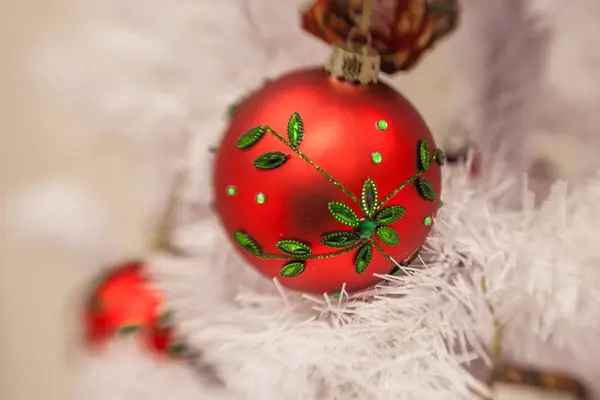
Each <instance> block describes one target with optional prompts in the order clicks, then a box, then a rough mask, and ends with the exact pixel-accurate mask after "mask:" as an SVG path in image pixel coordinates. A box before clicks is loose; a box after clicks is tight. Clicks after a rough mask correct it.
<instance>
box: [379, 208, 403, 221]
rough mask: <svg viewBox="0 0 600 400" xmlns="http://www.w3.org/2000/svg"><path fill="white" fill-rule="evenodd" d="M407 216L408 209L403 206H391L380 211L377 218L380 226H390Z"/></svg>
mask: <svg viewBox="0 0 600 400" xmlns="http://www.w3.org/2000/svg"><path fill="white" fill-rule="evenodd" d="M404 214H406V208H404V207H402V206H389V207H386V208H384V209H383V210H381V211H379V212H378V213H377V215H376V216H375V222H377V224H378V225H389V224H393V223H394V222H396V221H398V220H399V219H400V218H402V217H404Z"/></svg>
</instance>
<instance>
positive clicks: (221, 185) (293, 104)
mask: <svg viewBox="0 0 600 400" xmlns="http://www.w3.org/2000/svg"><path fill="white" fill-rule="evenodd" d="M293 113H298V114H299V115H300V116H301V118H302V120H303V123H304V129H305V136H304V139H303V140H302V142H301V144H300V145H299V151H301V152H302V153H303V154H305V155H306V156H307V157H309V158H310V159H311V160H312V161H313V162H314V163H315V164H317V165H318V166H319V167H321V168H322V169H323V170H325V171H326V172H327V173H329V174H330V175H331V176H332V177H333V178H335V179H336V180H337V181H339V182H341V183H342V184H343V185H344V186H345V187H346V188H347V189H348V190H349V191H351V192H352V193H353V194H354V195H355V196H356V197H357V198H359V199H360V197H361V190H362V188H363V184H364V182H365V180H366V179H368V178H371V179H372V180H373V181H374V182H375V184H376V187H377V189H378V194H379V200H381V199H383V198H384V197H385V196H387V195H388V194H389V193H390V192H392V191H393V190H394V189H395V188H397V187H398V186H399V185H401V184H402V183H403V182H406V181H407V180H409V179H410V178H411V177H413V176H414V175H415V174H417V173H418V172H419V144H420V142H421V141H422V140H423V139H425V140H426V141H427V142H428V144H429V152H430V153H431V154H433V151H434V150H435V143H434V140H433V137H432V135H431V134H430V132H429V130H428V128H427V126H426V125H425V123H424V122H423V120H422V118H421V116H420V115H419V113H418V112H417V111H416V110H415V108H414V107H413V106H412V105H411V104H410V103H409V102H408V101H407V100H406V99H405V98H404V97H403V96H401V95H400V94H399V93H398V92H396V91H395V90H394V89H392V88H391V87H389V86H388V85H386V84H385V83H381V82H380V83H377V84H374V85H370V86H356V85H351V84H347V83H343V82H340V81H337V80H335V79H334V78H332V77H330V76H329V75H328V74H327V72H326V71H325V70H324V69H322V68H315V69H305V70H300V71H297V72H292V73H290V74H288V75H285V76H283V77H280V78H279V79H276V80H273V81H270V82H268V83H267V84H266V85H265V86H264V87H262V88H261V89H259V90H258V91H257V92H255V93H254V94H252V95H251V96H249V97H248V98H247V99H246V100H245V101H244V102H243V103H242V104H241V105H240V106H239V107H238V108H237V110H236V112H235V114H234V115H233V117H232V120H231V121H230V125H229V127H228V129H227V131H226V133H225V135H224V137H223V139H222V142H221V144H220V146H219V150H218V153H217V156H216V162H215V168H214V192H215V193H214V196H215V201H216V208H217V212H218V214H219V216H220V219H221V221H222V224H223V227H224V228H225V230H226V232H227V235H228V236H229V237H231V238H232V242H233V243H234V246H236V248H238V249H239V250H240V252H241V253H242V254H243V257H244V258H245V259H246V260H247V261H248V262H249V263H250V264H251V265H252V266H253V267H254V268H256V269H257V270H259V271H260V272H261V273H262V274H264V275H265V276H267V277H269V278H272V277H278V279H279V281H280V282H281V284H283V285H284V286H287V287H289V288H292V289H296V290H300V291H304V292H316V293H323V292H328V293H334V292H336V291H339V290H341V288H342V285H343V284H345V285H346V286H345V288H346V290H348V291H356V290H359V289H363V288H366V287H368V286H371V285H373V284H375V283H377V282H378V281H379V278H377V277H375V276H374V275H373V274H386V273H389V272H390V271H391V270H392V269H393V268H394V267H395V266H394V264H393V263H392V262H391V261H390V260H389V259H387V258H386V257H384V256H383V255H382V254H380V253H379V252H378V251H377V250H376V249H374V251H373V256H372V260H371V262H370V264H369V266H368V268H367V269H366V270H365V271H364V272H362V273H360V274H359V273H357V272H356V271H355V266H354V260H355V257H356V251H352V252H349V253H347V254H344V255H339V256H336V257H332V258H326V259H314V260H308V261H306V264H305V270H304V271H303V272H302V273H301V274H300V275H298V276H294V277H283V276H281V275H280V271H281V270H282V267H283V266H284V265H285V263H286V261H285V260H274V259H263V258H261V257H257V256H255V255H253V254H250V253H248V252H246V251H244V250H243V249H242V248H241V247H240V246H239V244H238V243H237V242H236V241H235V240H233V232H236V231H243V232H245V233H246V234H247V235H249V236H250V237H251V238H253V239H254V240H255V241H256V242H257V243H258V244H259V245H260V247H261V248H262V251H263V252H264V253H268V254H282V253H281V251H280V250H279V249H278V248H277V247H276V243H277V242H279V241H281V240H283V239H293V240H297V241H300V242H303V243H306V244H308V245H309V246H310V249H311V251H312V254H313V255H315V254H326V253H331V252H332V251H336V250H337V249H332V248H330V247H327V246H325V245H324V244H322V243H321V237H322V235H323V234H325V233H328V232H335V231H353V228H351V227H349V226H346V225H343V224H341V223H339V222H337V221H336V220H335V219H334V218H333V217H332V215H331V214H330V212H329V210H328V204H329V203H330V202H343V203H344V204H346V205H348V206H349V207H350V208H351V209H352V210H353V211H354V212H355V213H356V214H357V215H358V216H359V217H361V218H362V217H364V214H365V213H364V212H363V211H362V210H361V207H360V206H358V205H357V204H355V203H353V202H352V201H351V200H350V199H349V198H348V197H347V196H346V194H344V192H343V191H342V190H340V189H339V188H338V187H337V186H335V185H334V184H332V183H331V182H330V181H328V180H327V179H326V178H325V177H324V176H323V175H322V174H320V173H319V172H318V171H317V170H316V169H315V168H314V167H313V166H311V165H310V164H309V163H307V162H306V161H304V160H302V159H301V158H300V157H299V156H298V155H297V154H296V153H295V152H294V151H292V150H291V149H290V148H289V147H288V146H286V145H285V144H283V143H282V142H281V141H280V140H278V139H277V138H276V137H274V136H273V135H271V134H269V133H267V134H266V135H265V136H264V137H263V138H262V139H261V140H260V141H259V142H258V143H257V144H256V145H254V146H252V147H250V148H248V149H245V150H243V149H239V148H237V147H236V144H237V142H238V139H239V138H240V136H241V135H243V134H244V132H246V131H248V130H249V129H251V128H253V127H257V126H263V125H269V126H270V127H271V128H272V129H273V130H274V131H275V132H277V133H279V134H280V135H281V136H283V137H284V138H286V139H287V125H288V121H289V119H290V116H291V115H292V114H293ZM378 121H385V122H386V123H387V129H385V130H382V129H378V125H377V123H378ZM271 151H280V152H283V153H285V154H286V155H287V156H288V157H287V161H286V162H285V163H284V164H283V165H282V166H281V167H279V168H276V169H273V170H259V169H257V168H255V167H254V166H253V162H254V160H255V159H256V158H257V157H258V156H260V155H261V154H263V153H266V152H271ZM374 153H380V154H381V156H382V160H381V162H380V163H375V162H374V161H373V158H372V155H373V154H374ZM421 177H423V178H426V179H427V180H428V181H429V182H430V183H431V186H432V188H433V189H434V191H435V194H436V199H435V200H431V199H430V200H426V199H425V198H424V197H423V196H422V195H420V193H419V190H418V189H417V186H416V184H414V183H410V184H408V185H407V186H406V187H405V188H404V189H403V190H401V191H400V192H399V193H398V194H397V195H395V196H394V197H393V198H392V199H391V200H390V201H388V202H387V203H386V204H385V205H383V207H382V208H385V207H389V206H391V205H400V206H403V207H405V208H406V214H405V215H404V217H402V218H401V219H400V220H398V221H397V222H395V223H393V224H391V225H390V226H391V227H392V228H393V229H395V230H396V231H397V232H398V233H399V234H400V239H401V241H400V244H398V245H396V246H389V245H384V244H382V245H381V247H382V248H383V249H384V250H385V251H386V252H387V254H388V255H390V256H391V257H392V258H393V259H394V260H396V261H398V262H403V261H405V260H407V259H408V258H410V257H411V256H412V255H413V254H414V253H415V252H416V251H417V250H418V249H419V248H420V247H421V246H422V244H423V242H424V241H425V239H426V237H427V235H428V233H429V230H430V229H431V224H430V223H429V221H428V222H427V223H426V222H424V221H426V219H428V217H429V218H432V219H433V217H435V214H436V212H437V209H438V205H439V195H440V189H441V171H440V167H439V165H437V164H436V163H434V162H432V163H431V166H430V167H429V169H428V170H427V171H426V172H424V173H422V175H421ZM228 188H230V193H228ZM233 189H235V190H233ZM233 191H235V194H233ZM259 194H262V195H264V198H265V201H264V203H262V204H261V203H259V202H258V201H257V195H259ZM379 243H381V242H379Z"/></svg>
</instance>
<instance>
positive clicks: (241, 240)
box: [233, 231, 262, 256]
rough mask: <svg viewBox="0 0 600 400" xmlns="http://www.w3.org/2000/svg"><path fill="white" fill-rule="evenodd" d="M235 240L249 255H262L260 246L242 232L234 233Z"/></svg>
mask: <svg viewBox="0 0 600 400" xmlns="http://www.w3.org/2000/svg"><path fill="white" fill-rule="evenodd" d="M233 238H234V239H235V241H236V242H238V244H239V245H240V246H241V247H242V249H244V250H246V251H247V252H248V253H250V254H252V255H253V256H259V255H261V253H262V250H261V248H260V246H259V245H258V243H256V241H255V240H254V239H252V238H251V237H250V235H248V234H247V233H245V232H242V231H236V232H233Z"/></svg>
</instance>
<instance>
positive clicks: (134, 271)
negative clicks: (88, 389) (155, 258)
mask: <svg viewBox="0 0 600 400" xmlns="http://www.w3.org/2000/svg"><path fill="white" fill-rule="evenodd" d="M144 266H145V263H144V262H142V261H131V262H126V263H123V264H121V265H117V266H116V267H115V268H113V269H112V270H111V271H110V272H108V273H106V274H104V275H103V276H102V277H101V278H100V279H98V282H97V283H96V285H94V288H93V290H92V292H91V293H90V295H89V299H88V302H87V304H86V307H85V309H84V310H83V311H84V313H83V317H84V318H83V320H84V321H83V322H84V328H85V338H86V342H87V343H88V344H89V345H90V346H91V347H98V346H99V345H102V344H104V343H106V342H107V341H109V340H110V339H112V338H115V339H117V338H120V337H124V336H130V335H138V337H139V338H140V340H141V341H142V343H143V344H144V346H145V347H146V348H148V349H150V350H151V351H154V352H156V353H161V354H177V353H179V352H180V349H182V347H183V343H182V342H181V341H179V340H177V338H176V337H175V335H174V333H173V329H172V324H171V318H170V317H171V314H170V313H169V312H167V311H166V310H165V308H164V306H165V305H164V298H163V295H162V293H160V292H159V291H158V290H156V289H154V288H153V287H152V285H151V282H150V281H149V279H148V277H147V276H146V274H145V271H144Z"/></svg>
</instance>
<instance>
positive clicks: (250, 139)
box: [235, 126, 266, 150]
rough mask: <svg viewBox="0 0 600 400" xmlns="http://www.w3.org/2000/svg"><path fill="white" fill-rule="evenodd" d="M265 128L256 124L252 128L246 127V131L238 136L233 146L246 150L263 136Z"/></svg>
mask: <svg viewBox="0 0 600 400" xmlns="http://www.w3.org/2000/svg"><path fill="white" fill-rule="evenodd" d="M265 133H266V130H265V128H263V127H262V126H257V127H254V128H250V129H248V130H247V131H246V132H244V133H243V134H242V136H240V138H239V139H238V141H237V143H236V144H235V147H237V148H238V149H241V150H247V149H249V148H250V147H252V146H254V145H255V144H257V143H258V142H259V141H260V139H262V138H263V137H264V136H265Z"/></svg>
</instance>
